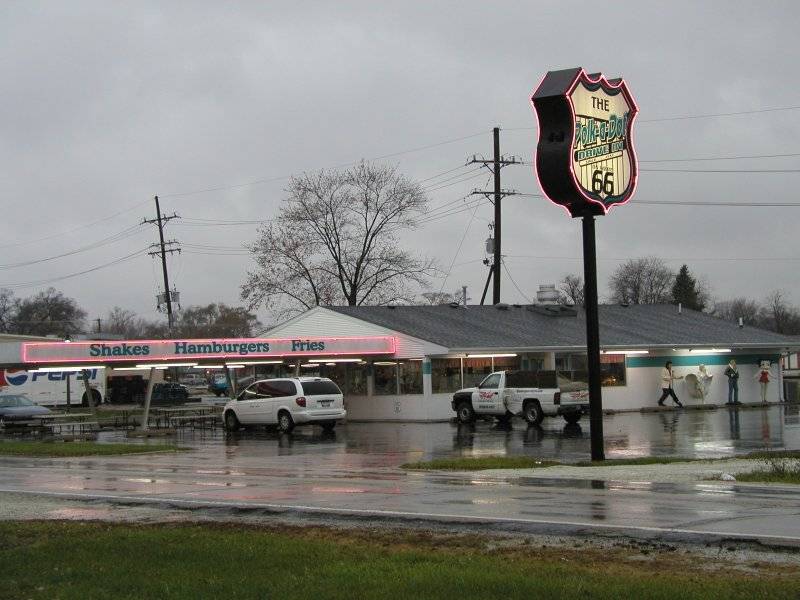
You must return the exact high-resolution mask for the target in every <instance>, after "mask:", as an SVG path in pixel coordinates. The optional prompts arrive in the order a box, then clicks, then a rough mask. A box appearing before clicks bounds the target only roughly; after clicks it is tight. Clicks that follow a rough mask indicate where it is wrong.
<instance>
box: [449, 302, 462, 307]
mask: <svg viewBox="0 0 800 600" xmlns="http://www.w3.org/2000/svg"><path fill="white" fill-rule="evenodd" d="M449 306H450V308H459V307H460V306H461V303H460V302H450V304H449Z"/></svg>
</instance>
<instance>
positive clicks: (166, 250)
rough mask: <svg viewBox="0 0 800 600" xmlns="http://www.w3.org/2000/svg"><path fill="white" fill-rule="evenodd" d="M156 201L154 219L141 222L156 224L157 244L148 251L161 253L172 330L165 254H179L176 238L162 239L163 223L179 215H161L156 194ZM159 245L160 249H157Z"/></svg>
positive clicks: (171, 321) (170, 296)
mask: <svg viewBox="0 0 800 600" xmlns="http://www.w3.org/2000/svg"><path fill="white" fill-rule="evenodd" d="M154 198H155V201H156V218H155V219H143V220H142V224H145V223H149V224H155V225H157V226H158V240H159V243H158V244H152V245H151V246H150V247H151V248H156V250H154V251H152V252H148V254H149V255H150V256H155V255H157V254H160V255H161V270H162V272H163V273H164V301H165V303H166V305H167V327H168V329H169V330H170V331H172V325H173V318H172V296H173V292H171V291H170V289H169V275H168V274H167V254H172V253H174V252H177V253H179V254H180V251H181V249H180V247H179V246H178V241H177V240H169V241H167V242H165V241H164V225H166V224H167V223H168V222H169V221H171V220H172V219H179V218H180V217H179V216H178V215H177V214H176V213H172V214H171V215H169V216H164V217H162V216H161V206H160V205H159V204H158V196H155V197H154ZM159 247H160V249H158V248H159ZM176 294H177V292H176ZM159 306H161V302H160V298H159Z"/></svg>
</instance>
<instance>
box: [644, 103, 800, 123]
mask: <svg viewBox="0 0 800 600" xmlns="http://www.w3.org/2000/svg"><path fill="white" fill-rule="evenodd" d="M798 109H800V106H779V107H776V108H759V109H754V110H740V111H737V112H727V113H709V114H705V115H683V116H678V117H660V118H657V119H642V120H641V121H639V122H640V123H660V122H661V121H683V120H686V119H711V118H715V117H736V116H739V115H755V114H759V113H768V112H778V111H783V110H798Z"/></svg>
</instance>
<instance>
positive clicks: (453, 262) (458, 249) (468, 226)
mask: <svg viewBox="0 0 800 600" xmlns="http://www.w3.org/2000/svg"><path fill="white" fill-rule="evenodd" d="M476 212H478V207H477V206H476V207H475V210H473V211H472V218H471V219H470V220H469V222H468V223H467V227H466V228H465V229H464V235H462V236H461V241H460V242H458V248H456V253H455V254H454V255H453V260H452V261H450V268H449V269H448V270H447V274H446V275H445V276H444V279H443V280H442V287H440V288H439V293H440V294H441V293H442V290H444V286H445V284H446V283H447V279H448V278H449V277H450V273H451V272H452V271H453V265H454V264H455V262H456V259H458V255H459V254H460V253H461V247H462V246H463V245H464V240H465V239H466V237H467V234H468V233H469V228H470V227H471V226H472V222H473V221H474V220H475V213H476ZM464 301H465V302H466V298H465V299H464Z"/></svg>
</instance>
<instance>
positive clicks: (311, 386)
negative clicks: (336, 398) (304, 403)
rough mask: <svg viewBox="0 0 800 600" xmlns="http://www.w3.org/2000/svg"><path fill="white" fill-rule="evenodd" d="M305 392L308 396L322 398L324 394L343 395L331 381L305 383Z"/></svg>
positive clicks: (321, 380) (322, 380)
mask: <svg viewBox="0 0 800 600" xmlns="http://www.w3.org/2000/svg"><path fill="white" fill-rule="evenodd" d="M302 384H303V391H304V392H305V394H306V396H321V395H322V394H341V393H342V390H340V389H339V386H338V385H336V384H335V383H333V382H332V381H331V380H330V379H320V380H319V381H303V382H302Z"/></svg>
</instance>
